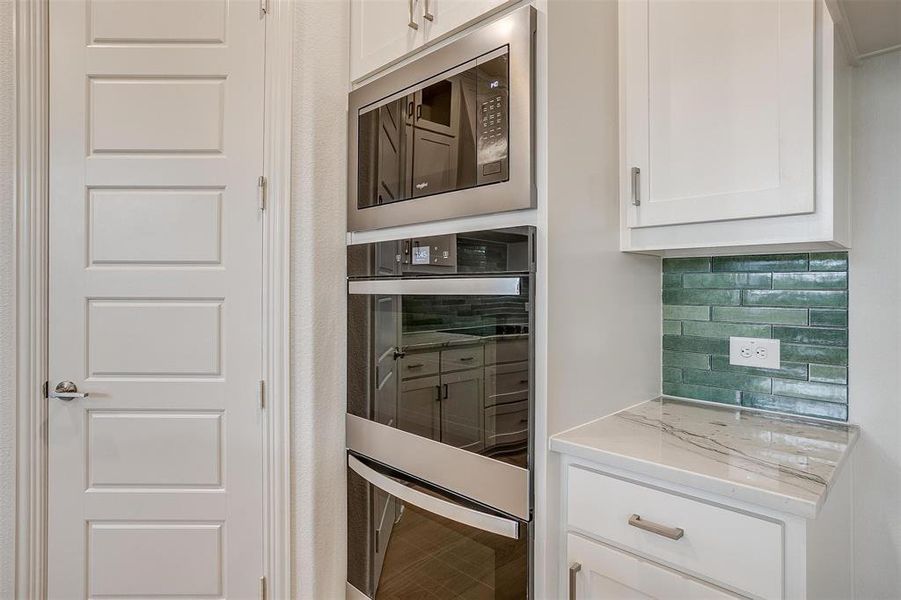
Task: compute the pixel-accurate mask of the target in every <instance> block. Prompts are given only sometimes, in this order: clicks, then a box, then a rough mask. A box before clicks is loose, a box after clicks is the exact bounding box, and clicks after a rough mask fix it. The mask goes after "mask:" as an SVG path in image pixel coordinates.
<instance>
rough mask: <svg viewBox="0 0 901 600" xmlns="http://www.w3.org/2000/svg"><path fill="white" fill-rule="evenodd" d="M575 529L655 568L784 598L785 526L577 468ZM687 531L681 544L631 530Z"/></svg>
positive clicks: (572, 480) (571, 496)
mask: <svg viewBox="0 0 901 600" xmlns="http://www.w3.org/2000/svg"><path fill="white" fill-rule="evenodd" d="M568 476H569V480H568V484H567V521H568V524H569V526H570V527H572V528H575V529H578V530H581V531H584V532H586V533H588V534H591V535H594V536H597V537H598V538H600V539H603V540H606V541H609V542H611V543H613V544H615V545H618V546H621V547H624V548H626V549H629V550H633V551H635V552H638V553H640V554H642V555H645V556H647V557H649V558H651V559H653V560H657V561H659V562H661V563H664V564H667V565H670V566H672V567H674V568H676V569H679V570H684V571H686V572H688V573H690V574H694V575H698V576H701V577H705V578H709V579H711V580H713V581H716V582H720V583H722V584H725V585H728V586H730V587H733V588H736V589H738V590H742V591H744V592H748V593H751V594H754V595H757V596H762V597H765V598H782V593H783V592H782V590H783V585H782V579H783V560H782V554H783V545H782V525H781V524H779V523H774V522H772V521H767V520H764V519H759V518H756V517H752V516H749V515H745V514H742V513H738V512H735V511H732V510H729V509H725V508H720V507H717V506H712V505H710V504H705V503H703V502H699V501H696V500H690V499H688V498H683V497H682V496H676V495H674V494H670V493H667V492H663V491H659V490H656V489H652V488H648V487H645V486H642V485H639V484H636V483H631V482H628V481H623V480H621V479H617V478H614V477H609V476H606V475H600V474H598V473H594V472H591V471H587V470H585V469H582V468H579V467H570V468H569V472H568ZM632 515H638V516H639V517H640V521H639V523H643V524H644V525H653V524H659V525H662V526H665V527H666V528H680V529H681V530H682V531H683V535H682V537H681V538H680V539H670V538H668V537H665V536H664V535H662V534H660V533H654V532H652V531H647V530H645V529H642V528H640V527H638V526H635V525H633V524H630V517H632Z"/></svg>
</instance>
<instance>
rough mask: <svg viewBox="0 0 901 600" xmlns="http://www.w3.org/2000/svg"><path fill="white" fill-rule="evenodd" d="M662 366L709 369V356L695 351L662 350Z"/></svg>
mask: <svg viewBox="0 0 901 600" xmlns="http://www.w3.org/2000/svg"><path fill="white" fill-rule="evenodd" d="M663 366H664V367H688V368H690V369H709V368H710V357H709V356H708V355H706V354H697V353H695V352H675V351H673V350H664V351H663Z"/></svg>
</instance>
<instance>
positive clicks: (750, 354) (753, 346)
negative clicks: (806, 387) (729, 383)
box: [729, 337, 782, 369]
mask: <svg viewBox="0 0 901 600" xmlns="http://www.w3.org/2000/svg"><path fill="white" fill-rule="evenodd" d="M781 362H782V361H781V357H780V345H779V340H771V339H769V338H746V337H730V338H729V364H730V365H742V366H745V367H758V368H760V369H778V368H780V365H781Z"/></svg>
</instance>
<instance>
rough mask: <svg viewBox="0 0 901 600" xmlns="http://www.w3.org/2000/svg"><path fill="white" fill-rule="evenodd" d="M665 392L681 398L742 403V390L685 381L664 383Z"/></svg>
mask: <svg viewBox="0 0 901 600" xmlns="http://www.w3.org/2000/svg"><path fill="white" fill-rule="evenodd" d="M663 393H664V394H666V395H668V396H678V397H680V398H694V399H696V400H707V401H708V402H722V403H725V404H741V392H740V391H738V390H725V389H722V388H714V387H704V386H703V385H688V384H685V383H669V382H664V383H663Z"/></svg>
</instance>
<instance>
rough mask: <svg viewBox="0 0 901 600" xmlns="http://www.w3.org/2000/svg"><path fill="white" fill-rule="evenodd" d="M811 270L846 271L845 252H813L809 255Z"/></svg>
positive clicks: (846, 256)
mask: <svg viewBox="0 0 901 600" xmlns="http://www.w3.org/2000/svg"><path fill="white" fill-rule="evenodd" d="M810 270H811V271H847V270H848V253H847V252H814V253H811V255H810Z"/></svg>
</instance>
